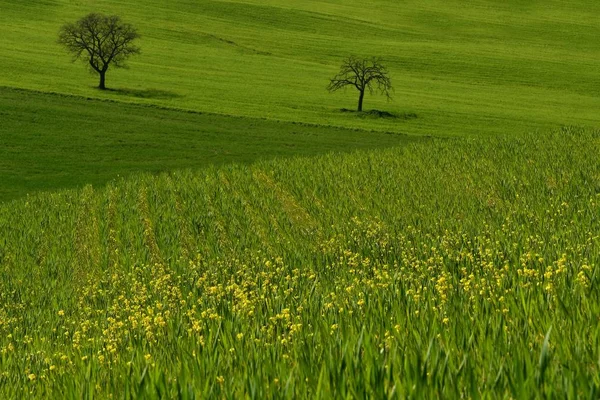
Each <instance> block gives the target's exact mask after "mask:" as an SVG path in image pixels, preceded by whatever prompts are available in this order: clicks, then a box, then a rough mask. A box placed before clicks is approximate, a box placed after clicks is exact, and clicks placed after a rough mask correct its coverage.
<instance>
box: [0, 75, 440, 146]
mask: <svg viewBox="0 0 600 400" xmlns="http://www.w3.org/2000/svg"><path fill="white" fill-rule="evenodd" d="M0 90H11V91H15V92H26V93H37V94H42V95H47V96H57V97H67V98H75V99H85V100H93V101H99V102H107V103H115V104H127V105H131V106H137V107H144V108H155V109H158V110H164V111H176V112H180V113H186V114H196V115H212V116H218V117H228V118H237V119H248V120H260V121H270V122H275V123H278V124H290V125H300V126H308V127H314V128H333V129H343V130H346V131H354V132H366V133H382V134H386V135H399V136H408V137H412V136H419V137H421V136H422V137H433V135H411V134H408V133H405V132H395V131H389V130H379V129H362V128H351V127H345V126H341V125H324V124H315V123H312V122H302V121H288V120H283V119H274V118H267V117H251V116H245V115H233V114H226V113H218V112H212V111H201V110H193V109H189V108H179V107H169V106H164V105H159V104H150V103H138V102H134V101H123V100H116V99H108V98H106V99H104V98H100V97H90V96H85V95H80V94H73V93H63V92H55V91H45V90H38V89H29V88H22V87H16V86H7V85H0Z"/></svg>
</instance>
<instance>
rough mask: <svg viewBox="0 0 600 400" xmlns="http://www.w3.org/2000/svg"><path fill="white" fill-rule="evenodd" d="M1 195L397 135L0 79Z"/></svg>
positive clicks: (401, 139)
mask: <svg viewBox="0 0 600 400" xmlns="http://www.w3.org/2000/svg"><path fill="white" fill-rule="evenodd" d="M0 120H1V122H2V124H1V129H0V131H1V133H0V201H5V200H8V199H11V198H16V197H19V196H23V195H25V194H27V193H33V192H35V191H39V190H54V189H57V188H65V187H80V186H84V185H86V184H93V185H103V184H105V183H106V182H108V181H109V180H111V179H114V178H115V177H117V176H119V175H120V176H126V175H129V174H131V173H134V172H139V171H150V172H159V171H170V170H174V169H182V168H198V167H204V166H207V165H215V164H225V163H232V162H244V163H248V162H252V161H256V160H257V159H265V158H273V157H276V156H277V157H282V156H291V155H316V154H321V153H324V152H329V151H338V152H339V151H349V150H356V149H373V148H381V147H389V146H397V145H402V144H404V143H406V142H408V141H413V140H417V139H418V138H414V137H413V138H409V137H407V136H404V135H398V134H386V133H377V132H365V131H356V130H350V129H341V128H332V127H327V126H324V125H320V126H316V125H315V126H309V125H303V124H293V123H285V122H281V123H279V122H275V121H268V120H263V119H257V118H231V117H224V116H220V115H211V114H200V113H189V112H182V111H178V110H172V109H159V108H156V107H148V106H139V105H130V104H123V103H119V102H107V101H99V100H92V99H85V98H80V97H68V96H58V95H53V94H43V93H39V92H30V91H19V90H10V89H1V88H0Z"/></svg>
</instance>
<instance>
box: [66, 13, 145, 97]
mask: <svg viewBox="0 0 600 400" xmlns="http://www.w3.org/2000/svg"><path fill="white" fill-rule="evenodd" d="M137 38H139V35H138V33H137V30H136V29H135V28H134V27H133V26H132V25H130V24H125V23H123V22H122V21H121V18H119V17H118V16H116V15H111V16H107V15H103V14H98V13H92V14H89V15H87V16H85V17H83V18H81V19H80V20H79V21H77V22H75V23H69V24H65V25H63V26H62V28H61V29H60V32H59V36H58V43H59V44H62V45H63V46H64V47H65V48H66V49H67V51H68V52H69V53H71V54H72V55H73V61H76V60H78V59H84V60H86V62H88V63H89V65H90V68H91V69H92V70H93V71H95V72H97V73H98V74H99V75H100V84H99V85H98V88H100V89H103V90H104V89H106V71H108V67H109V66H111V65H113V66H115V67H116V68H120V67H121V68H122V67H125V61H126V60H127V59H128V58H129V57H130V56H132V55H134V54H138V53H139V52H140V49H139V48H138V47H137V46H135V45H134V44H133V41H134V40H135V39H137Z"/></svg>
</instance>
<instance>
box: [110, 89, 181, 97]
mask: <svg viewBox="0 0 600 400" xmlns="http://www.w3.org/2000/svg"><path fill="white" fill-rule="evenodd" d="M106 91H107V92H110V93H114V94H116V95H119V96H126V97H136V98H139V99H163V100H167V99H177V98H180V97H183V96H182V95H180V94H177V93H175V92H171V91H168V90H159V89H127V88H120V89H106Z"/></svg>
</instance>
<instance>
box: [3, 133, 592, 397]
mask: <svg viewBox="0 0 600 400" xmlns="http://www.w3.org/2000/svg"><path fill="white" fill-rule="evenodd" d="M599 151H600V134H599V132H598V131H593V130H581V129H575V128H566V129H563V130H559V131H555V132H553V133H551V134H544V135H527V136H523V137H521V138H516V139H515V138H512V139H506V138H504V139H486V140H484V139H470V140H468V139H456V140H445V139H433V140H431V141H430V142H415V143H410V144H407V145H406V146H403V147H397V148H393V149H387V150H373V151H360V152H355V153H350V154H346V155H341V154H338V155H332V154H328V155H322V156H318V157H298V158H294V159H287V160H274V161H263V162H257V163H254V164H251V165H226V166H221V167H213V168H208V169H203V170H200V171H181V172H177V173H168V174H161V175H159V176H138V177H135V178H129V179H122V180H118V181H116V182H114V183H111V184H109V185H108V186H107V187H106V188H104V189H93V188H92V187H91V186H87V187H85V188H82V189H79V190H72V191H61V192H58V193H49V194H39V195H36V196H30V197H27V199H26V201H14V202H9V203H5V204H3V205H0V265H2V269H1V270H0V274H2V275H1V279H0V288H1V289H0V293H1V296H2V298H1V299H0V300H1V301H0V305H1V306H0V331H1V332H2V334H1V335H0V368H1V371H2V372H1V373H0V397H3V398H19V397H25V396H31V397H33V398H36V397H39V398H45V397H58V396H65V397H69V398H80V397H83V398H107V397H109V396H111V395H112V396H114V397H116V398H205V397H219V398H244V397H248V398H297V397H310V398H349V397H350V398H357V397H358V398H406V397H411V398H414V397H428V398H431V397H454V398H458V397H472V398H478V397H485V398H508V397H511V398H531V397H550V398H553V397H563V398H590V399H591V398H597V397H598V395H599V394H600V369H599V368H600V365H599V363H598V359H599V357H600V324H599V320H598V315H600V306H599V304H600V303H599V302H598V300H599V298H598V297H599V295H600V292H599V286H598V284H599V282H598V280H599V279H600V278H599V275H598V266H599V263H600V258H599V255H600V236H599V235H598V232H600V221H599V216H600V166H599V163H598V162H597V156H598V152H599Z"/></svg>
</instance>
